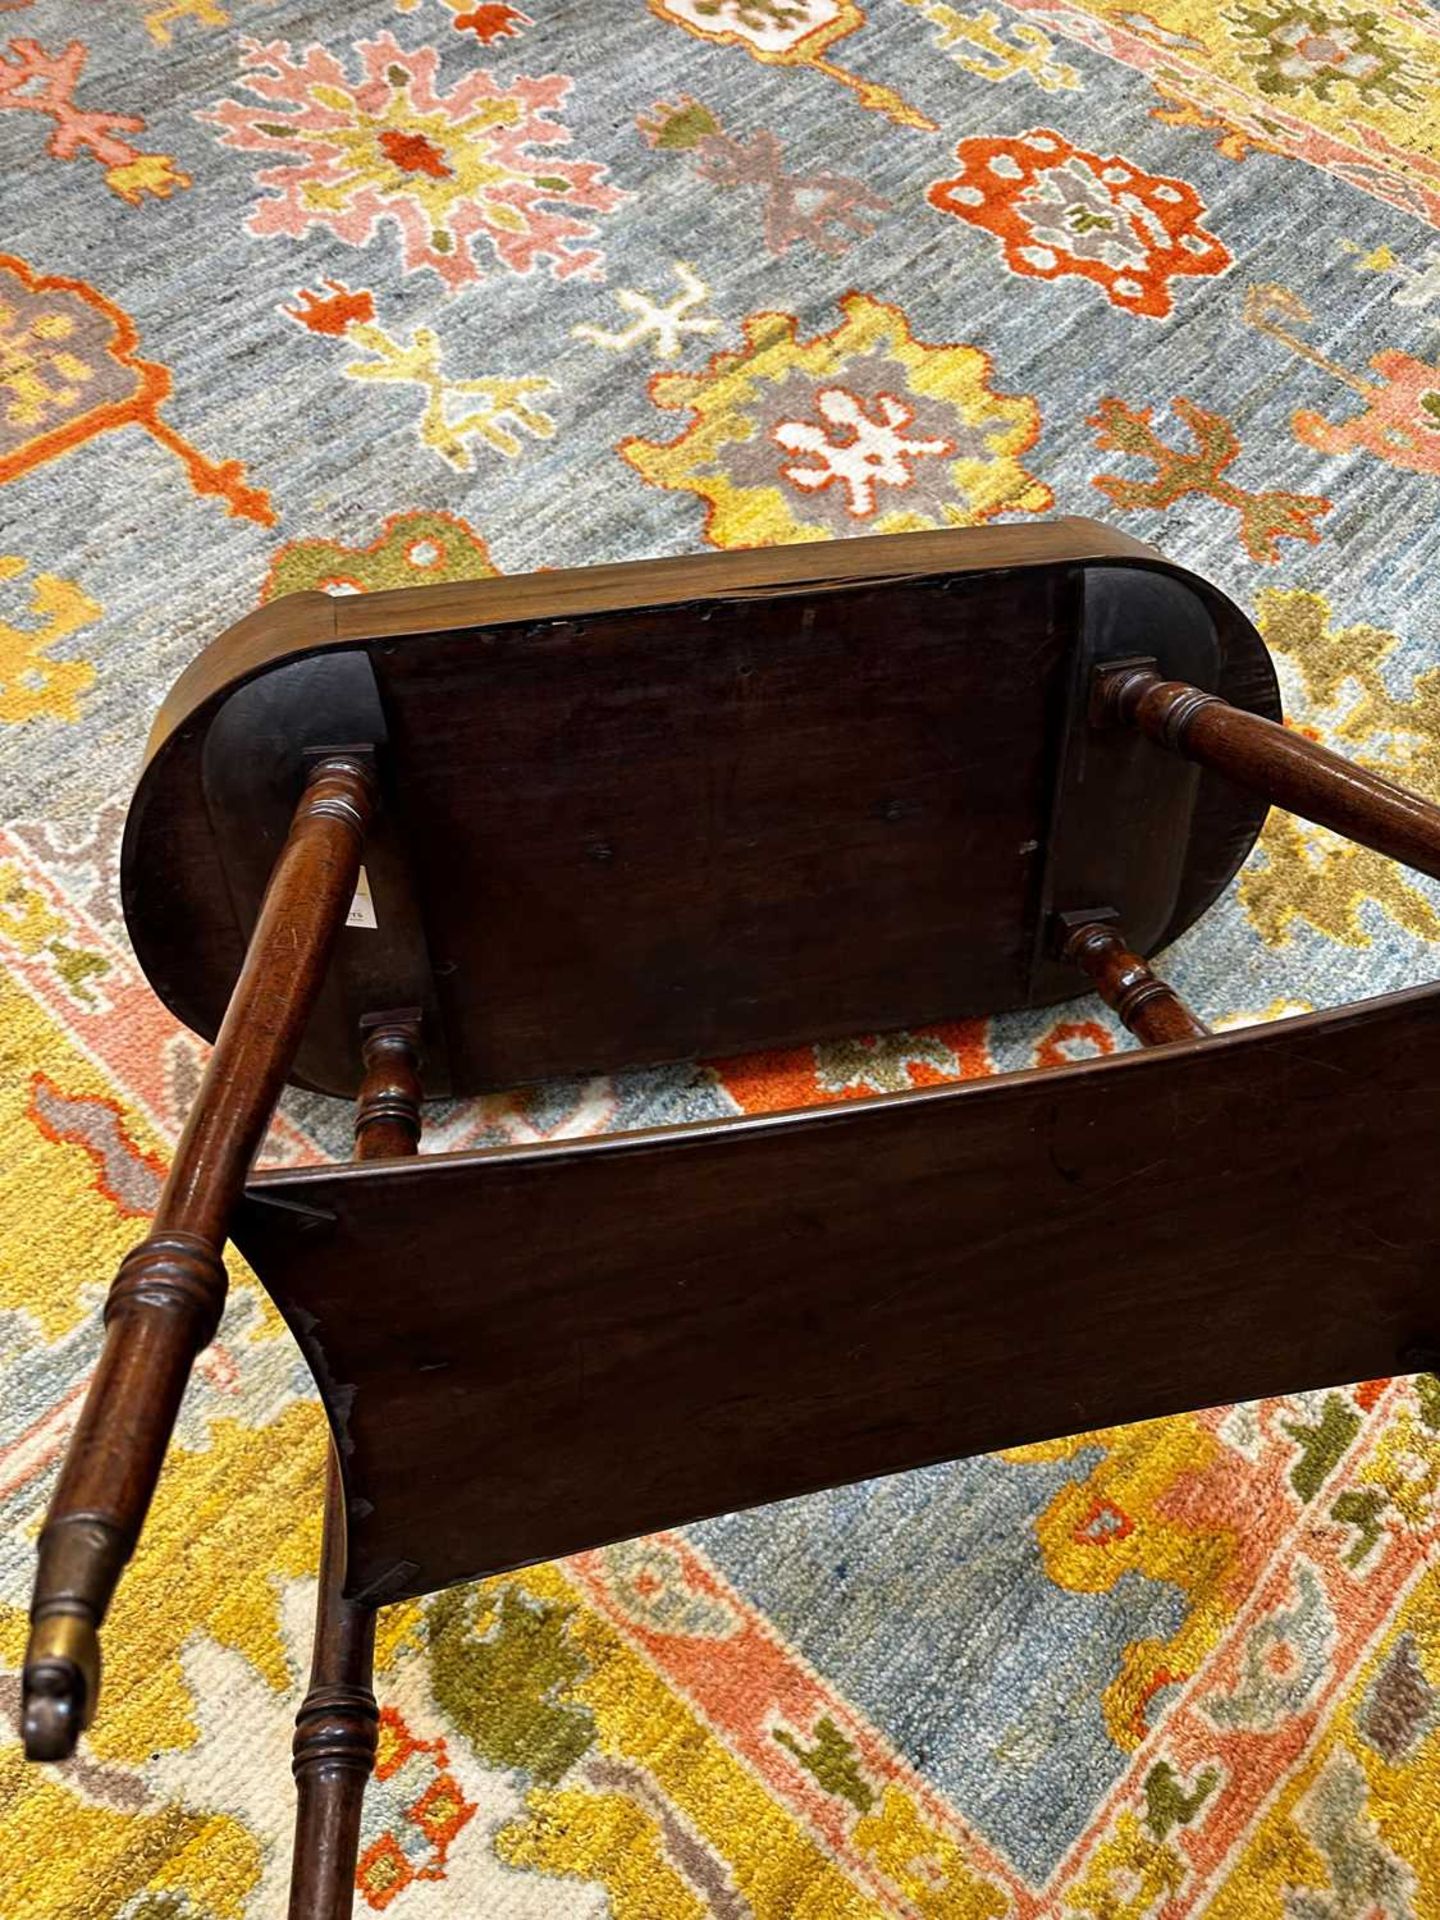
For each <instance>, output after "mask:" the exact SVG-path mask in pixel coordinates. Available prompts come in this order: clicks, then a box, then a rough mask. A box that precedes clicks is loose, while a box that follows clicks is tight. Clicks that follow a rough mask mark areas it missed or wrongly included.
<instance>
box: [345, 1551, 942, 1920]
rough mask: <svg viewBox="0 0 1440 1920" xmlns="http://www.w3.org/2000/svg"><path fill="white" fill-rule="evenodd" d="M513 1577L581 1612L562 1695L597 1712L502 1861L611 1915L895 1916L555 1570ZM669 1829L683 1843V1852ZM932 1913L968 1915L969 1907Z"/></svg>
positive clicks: (823, 1919)
mask: <svg viewBox="0 0 1440 1920" xmlns="http://www.w3.org/2000/svg"><path fill="white" fill-rule="evenodd" d="M512 1579H513V1581H514V1583H515V1584H516V1585H517V1586H519V1587H522V1588H523V1589H524V1590H525V1591H526V1592H527V1593H529V1594H530V1595H532V1596H533V1597H534V1598H535V1599H536V1600H537V1601H539V1602H541V1603H544V1604H549V1605H551V1606H561V1607H572V1608H575V1609H576V1611H575V1613H574V1617H573V1620H572V1623H571V1628H570V1633H571V1639H572V1641H573V1644H574V1646H575V1648H576V1650H577V1652H579V1653H580V1654H581V1655H583V1657H584V1661H585V1667H586V1671H585V1673H584V1675H583V1677H582V1678H580V1679H579V1680H578V1681H576V1682H575V1684H574V1685H573V1686H571V1687H570V1688H568V1689H567V1691H566V1696H565V1697H566V1701H567V1704H570V1705H573V1706H575V1707H578V1708H580V1709H582V1710H585V1711H587V1712H589V1713H590V1714H591V1715H592V1716H593V1718H594V1723H595V1728H596V1740H595V1747H594V1752H593V1755H592V1758H591V1759H589V1760H586V1761H582V1762H581V1763H580V1766H579V1768H578V1769H576V1770H575V1771H573V1772H572V1773H571V1774H569V1775H568V1776H567V1777H566V1780H565V1781H564V1783H563V1784H561V1785H559V1786H557V1787H555V1788H532V1790H531V1791H530V1792H529V1794H527V1796H526V1813H525V1815H524V1816H523V1817H522V1818H521V1819H519V1820H517V1821H514V1822H512V1823H511V1824H510V1825H509V1826H507V1827H505V1828H502V1830H501V1831H500V1832H499V1833H498V1834H497V1835H496V1838H495V1849H496V1852H497V1853H498V1854H499V1855H500V1857H501V1859H502V1860H504V1861H505V1862H506V1863H507V1864H508V1865H510V1866H513V1867H517V1868H518V1867H528V1868H530V1869H531V1870H532V1871H533V1870H538V1871H542V1872H547V1873H554V1874H557V1875H564V1876H566V1877H567V1878H574V1877H576V1876H579V1877H581V1878H583V1879H586V1880H590V1881H593V1882H595V1883H597V1884H599V1885H601V1886H603V1887H604V1888H605V1891H606V1893H607V1895H608V1897H609V1899H610V1902H611V1910H612V1911H613V1913H614V1914H615V1915H616V1920H691V1916H692V1915H700V1914H713V1913H715V1912H717V1911H722V1910H723V1911H727V1912H728V1911H736V1910H738V1911H742V1912H748V1913H749V1914H750V1915H752V1916H753V1920H880V1916H881V1914H882V1913H888V1912H889V1911H890V1910H891V1909H890V1908H889V1906H888V1905H887V1906H883V1907H882V1906H881V1905H880V1904H878V1903H877V1902H876V1901H874V1900H873V1899H871V1898H869V1897H868V1896H867V1895H865V1894H864V1893H862V1892H861V1891H860V1890H859V1889H858V1888H857V1887H856V1886H855V1885H854V1884H853V1882H852V1881H851V1880H850V1878H849V1876H848V1875H847V1874H846V1873H845V1871H844V1869H843V1868H842V1867H841V1866H840V1865H839V1864H838V1863H837V1862H835V1861H834V1860H832V1859H831V1858H830V1857H829V1854H828V1852H827V1851H826V1850H825V1848H823V1847H822V1846H821V1845H819V1844H818V1843H817V1842H816V1841H814V1840H812V1839H811V1838H810V1837H809V1836H808V1835H807V1834H806V1833H805V1832H804V1831H803V1829H802V1828H801V1827H800V1826H799V1825H798V1824H797V1822H796V1821H795V1820H794V1818H793V1817H792V1816H791V1815H790V1814H789V1813H788V1812H787V1811H786V1810H785V1808H784V1807H783V1806H781V1805H780V1804H779V1803H778V1802H777V1801H776V1800H775V1799H774V1798H773V1797H772V1795H771V1794H770V1793H769V1792H768V1791H767V1789H766V1788H765V1786H764V1784H763V1783H762V1782H761V1781H760V1780H758V1779H757V1778H756V1777H755V1776H754V1774H753V1773H752V1772H751V1771H750V1769H749V1768H748V1767H746V1766H744V1765H743V1764H742V1763H741V1762H740V1761H739V1760H737V1759H736V1758H735V1757H734V1755H732V1754H731V1753H730V1751H729V1749H728V1748H727V1747H726V1745H725V1743H724V1742H723V1740H721V1739H720V1738H719V1737H718V1735H717V1734H715V1733H714V1732H712V1731H711V1730H710V1728H709V1727H708V1726H706V1724H705V1723H704V1722H703V1721H702V1720H700V1719H699V1718H698V1717H697V1716H696V1715H695V1714H694V1713H693V1712H692V1710H691V1709H690V1707H689V1706H687V1704H686V1703H685V1701H684V1700H683V1698H682V1697H681V1696H680V1695H679V1694H678V1693H677V1692H676V1691H675V1690H674V1689H673V1688H672V1687H671V1686H670V1685H669V1684H668V1683H667V1682H666V1680H665V1679H664V1678H663V1677H662V1676H661V1675H660V1674H659V1673H658V1672H657V1671H656V1669H655V1668H654V1667H653V1666H652V1665H651V1664H650V1662H649V1661H648V1660H646V1659H645V1657H644V1656H643V1655H642V1654H641V1653H639V1652H638V1651H637V1650H635V1649H634V1648H633V1647H631V1646H630V1645H629V1644H628V1642H627V1641H625V1640H624V1639H622V1638H621V1636H620V1635H619V1634H618V1633H617V1632H616V1630H615V1629H614V1628H613V1627H612V1626H611V1625H610V1624H609V1622H608V1621H606V1620H605V1619H604V1618H602V1616H601V1615H599V1614H598V1613H594V1612H592V1611H590V1610H589V1609H588V1608H586V1607H583V1606H579V1605H578V1604H577V1602H578V1598H579V1596H578V1595H577V1593H576V1591H575V1589H574V1588H573V1587H572V1586H571V1584H570V1582H569V1581H568V1580H567V1579H566V1578H565V1574H564V1570H563V1569H562V1568H561V1567H558V1566H553V1565H552V1566H538V1567H529V1568H526V1569H525V1570H524V1571H523V1572H521V1573H520V1574H518V1575H514V1576H512ZM382 1618H383V1615H382ZM597 1756H598V1758H597ZM622 1773H623V1774H625V1775H627V1776H628V1779H629V1781H630V1783H631V1784H630V1786H629V1788H628V1790H626V1791H624V1792H623V1794H622V1793H621V1792H620V1791H619V1790H618V1789H617V1785H616V1784H614V1783H615V1781H616V1778H617V1776H618V1775H620V1774H622ZM577 1781H578V1782H579V1784H577ZM647 1783H648V1786H647ZM665 1826H668V1827H669V1828H670V1829H671V1831H670V1833H669V1834H668V1835H667V1834H665V1833H663V1832H662V1828H663V1827H665ZM677 1831H679V1832H682V1833H683V1835H684V1838H685V1840H686V1841H687V1842H688V1843H689V1844H687V1845H683V1846H681V1847H677V1845H676V1840H675V1834H676V1832H677ZM926 1844H927V1846H928V1844H929V1838H928V1836H927V1837H926ZM700 1849H703V1852H704V1855H705V1856H707V1859H706V1860H705V1861H701V1859H700V1854H699V1850H700ZM912 1857H913V1856H912ZM687 1863H688V1864H687ZM707 1873H708V1875H709V1877H710V1878H711V1879H712V1880H713V1878H715V1877H716V1876H717V1875H719V1876H723V1879H724V1880H725V1881H726V1882H728V1883H729V1884H730V1885H732V1886H733V1887H734V1888H736V1889H737V1890H738V1892H739V1894H740V1895H741V1898H742V1900H743V1902H744V1905H743V1906H740V1904H739V1902H737V1901H735V1900H733V1898H732V1900H731V1902H730V1904H729V1905H728V1906H726V1907H725V1908H723V1909H722V1908H720V1907H718V1906H717V1904H716V1903H715V1901H714V1900H713V1899H712V1898H711V1897H709V1896H708V1894H702V1893H701V1892H700V1887H701V1885H703V1876H704V1875H705V1874H707ZM937 1911H943V1912H944V1914H945V1920H952V1916H953V1920H970V1915H969V1913H968V1912H967V1910H966V1909H963V1908H962V1909H959V1910H958V1911H957V1910H954V1909H937Z"/></svg>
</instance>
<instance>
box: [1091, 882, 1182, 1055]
mask: <svg viewBox="0 0 1440 1920" xmlns="http://www.w3.org/2000/svg"><path fill="white" fill-rule="evenodd" d="M1075 920H1076V924H1074V925H1072V926H1071V927H1070V928H1069V931H1068V932H1067V933H1066V935H1065V937H1064V939H1063V942H1062V944H1061V952H1062V953H1063V954H1064V957H1065V958H1066V959H1067V960H1071V961H1073V962H1074V964H1075V965H1076V966H1077V967H1079V968H1080V969H1081V971H1082V972H1084V973H1087V974H1088V975H1089V976H1090V978H1091V979H1092V980H1093V981H1094V983H1095V991H1096V992H1097V993H1098V994H1099V995H1100V998H1101V999H1102V1000H1103V1001H1104V1002H1105V1004H1106V1006H1107V1007H1112V1008H1113V1009H1114V1010H1115V1012H1116V1013H1118V1014H1119V1016H1120V1018H1121V1019H1122V1020H1123V1021H1124V1022H1125V1025H1126V1026H1127V1027H1128V1028H1129V1029H1130V1031H1131V1033H1133V1034H1134V1035H1135V1038H1136V1039H1137V1040H1139V1041H1141V1042H1142V1043H1143V1044H1144V1045H1145V1046H1147V1047H1163V1046H1166V1045H1168V1043H1169V1042H1170V1041H1172V1040H1203V1039H1205V1038H1206V1036H1207V1035H1208V1034H1209V1032H1210V1029H1209V1028H1208V1027H1207V1026H1206V1025H1205V1022H1204V1021H1203V1020H1201V1019H1200V1018H1199V1017H1198V1016H1197V1015H1196V1014H1194V1013H1192V1012H1191V1010H1190V1008H1189V1007H1188V1006H1187V1005H1186V1004H1185V1002H1184V1001H1183V1000H1182V999H1181V998H1180V995H1179V994H1178V993H1177V992H1176V991H1175V989H1174V988H1173V987H1172V986H1169V985H1168V984H1167V983H1166V982H1165V981H1164V980H1161V979H1160V978H1159V977H1158V976H1157V975H1156V974H1154V973H1152V972H1151V971H1150V968H1149V966H1148V965H1147V964H1146V962H1145V961H1143V960H1142V959H1141V958H1140V956H1139V954H1138V953H1131V951H1130V949H1129V948H1128V947H1127V946H1126V944H1125V937H1124V935H1123V934H1122V933H1121V931H1120V929H1119V928H1118V927H1117V926H1116V925H1115V924H1114V923H1113V921H1111V920H1109V919H1095V920H1090V919H1084V918H1081V917H1080V916H1078V915H1077V916H1075Z"/></svg>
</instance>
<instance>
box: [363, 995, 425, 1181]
mask: <svg viewBox="0 0 1440 1920" xmlns="http://www.w3.org/2000/svg"><path fill="white" fill-rule="evenodd" d="M360 1058H361V1061H362V1063H363V1066H364V1070H365V1077H364V1079H363V1080H362V1081H361V1082H360V1092H359V1096H358V1097H357V1099H356V1102H355V1158H356V1159H357V1160H393V1159H395V1158H397V1157H401V1156H403V1155H405V1154H409V1153H415V1152H416V1151H417V1150H418V1149H419V1146H420V1131H421V1128H422V1126H423V1124H424V1122H423V1120H422V1119H421V1113H420V1106H421V1102H422V1101H423V1099H424V1097H425V1090H424V1088H423V1086H422V1085H421V1081H420V1016H419V1014H418V1013H417V1012H416V1011H415V1010H414V1009H406V1010H403V1011H401V1012H398V1013H377V1014H372V1015H370V1016H369V1017H368V1018H367V1019H365V1020H363V1021H362V1022H361V1045H360Z"/></svg>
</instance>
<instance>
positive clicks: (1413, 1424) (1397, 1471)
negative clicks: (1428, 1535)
mask: <svg viewBox="0 0 1440 1920" xmlns="http://www.w3.org/2000/svg"><path fill="white" fill-rule="evenodd" d="M1359 1477H1360V1479H1361V1481H1363V1482H1365V1483H1366V1484H1368V1485H1372V1486H1377V1487H1380V1488H1382V1489H1383V1491H1384V1492H1385V1493H1387V1494H1388V1495H1389V1497H1390V1506H1391V1508H1392V1509H1393V1510H1394V1512H1395V1513H1397V1514H1399V1516H1400V1517H1401V1519H1403V1520H1404V1521H1405V1523H1406V1525H1407V1526H1410V1527H1413V1528H1414V1529H1415V1530H1416V1531H1417V1532H1420V1531H1422V1530H1423V1529H1425V1528H1427V1527H1430V1526H1432V1525H1433V1524H1434V1523H1435V1520H1436V1518H1437V1516H1440V1433H1436V1432H1435V1431H1434V1430H1433V1429H1432V1428H1430V1427H1427V1426H1426V1425H1424V1423H1423V1422H1422V1421H1420V1420H1418V1419H1417V1418H1416V1417H1415V1414H1414V1412H1413V1411H1412V1409H1411V1408H1409V1407H1402V1408H1401V1409H1400V1410H1399V1412H1398V1413H1397V1414H1396V1416H1395V1418H1394V1420H1393V1421H1391V1423H1390V1425H1389V1426H1388V1427H1386V1429H1385V1431H1384V1433H1383V1434H1382V1435H1381V1436H1380V1439H1379V1440H1378V1441H1377V1442H1376V1445H1375V1450H1374V1452H1373V1453H1372V1454H1371V1455H1370V1457H1369V1459H1368V1460H1367V1461H1366V1462H1365V1465H1364V1467H1363V1468H1362V1469H1361V1471H1360V1475H1359Z"/></svg>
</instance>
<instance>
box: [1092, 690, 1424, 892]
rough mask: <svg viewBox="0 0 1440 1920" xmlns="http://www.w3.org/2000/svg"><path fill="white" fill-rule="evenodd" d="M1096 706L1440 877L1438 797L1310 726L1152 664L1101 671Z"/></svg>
mask: <svg viewBox="0 0 1440 1920" xmlns="http://www.w3.org/2000/svg"><path fill="white" fill-rule="evenodd" d="M1094 712H1095V715H1096V718H1097V720H1099V722H1100V723H1101V724H1102V725H1103V724H1104V723H1106V722H1107V721H1119V722H1121V723H1124V724H1126V725H1129V726H1133V727H1137V728H1139V729H1140V731H1141V732H1142V733H1144V734H1145V735H1146V736H1147V737H1148V738H1149V739H1151V740H1154V741H1155V742H1156V743H1157V744H1158V745H1160V746H1162V747H1166V748H1168V749H1169V750H1170V751H1172V752H1174V753H1179V754H1182V755H1184V757H1185V758H1186V759H1187V760H1194V761H1198V762H1199V763H1200V764H1201V765H1202V766H1206V767H1210V768H1212V769H1214V771H1215V772H1217V773H1221V774H1223V775H1224V776H1225V777H1226V778H1227V779H1229V780H1232V781H1234V782H1236V783H1237V784H1238V785H1239V786H1242V787H1247V788H1249V789H1250V791H1252V792H1254V793H1258V794H1262V795H1263V796H1264V797H1265V799H1267V800H1268V801H1269V802H1270V803H1271V804H1272V805H1273V806H1277V807H1284V808H1286V809H1287V810H1288V811H1289V812H1291V813H1298V814H1300V815H1302V816H1303V818H1305V819H1307V820H1314V821H1316V822H1318V823H1319V825H1321V826H1322V827H1330V828H1333V830H1334V831H1335V832H1336V833H1341V834H1344V835H1345V837H1346V838H1347V839H1348V840H1355V841H1358V842H1359V844H1360V845H1361V846H1362V847H1373V848H1374V850H1375V851H1376V852H1377V853H1383V854H1386V855H1387V856H1388V857H1389V858H1390V859H1392V860H1400V861H1403V862H1404V864H1405V865H1406V866H1408V867H1414V868H1415V869H1416V870H1417V871H1418V872H1420V873H1428V874H1429V875H1430V876H1431V877H1432V878H1433V879H1440V807H1436V806H1433V805H1432V804H1431V803H1430V802H1429V801H1428V800H1423V799H1422V798H1421V797H1420V795H1419V794H1417V793H1411V792H1409V791H1407V789H1406V788H1404V787H1400V786H1397V785H1396V784H1395V782H1394V781H1393V780H1387V779H1386V778H1385V777H1384V775H1383V774H1378V773H1372V772H1371V771H1370V770H1369V768H1367V767H1361V766H1357V765H1356V764H1355V762H1354V761H1352V760H1347V759H1345V758H1344V756H1343V755H1341V754H1338V753H1332V752H1331V751H1330V749H1329V748H1328V747H1322V746H1321V745H1320V743H1319V742H1318V741H1315V740H1310V739H1307V738H1306V737H1305V735H1304V734H1301V733H1296V732H1294V731H1292V730H1291V729H1289V728H1287V727H1282V726H1276V725H1274V724H1273V723H1272V722H1271V721H1269V720H1267V719H1265V718H1263V717H1261V716H1260V715H1258V714H1253V713H1244V712H1241V711H1239V710H1238V709H1237V708H1235V707H1232V706H1231V705H1229V703H1228V702H1227V701H1225V700H1223V699H1220V698H1217V697H1216V696H1215V695H1214V694H1210V693H1205V692H1202V691H1201V689H1200V688H1198V687H1192V686H1187V685H1185V684H1184V683H1183V682H1180V681H1174V680H1166V679H1163V678H1162V677H1161V675H1160V674H1159V673H1157V672H1156V671H1155V670H1154V668H1153V666H1149V665H1136V666H1132V667H1130V668H1127V669H1114V670H1111V671H1108V672H1104V673H1103V674H1102V676H1101V677H1100V678H1099V679H1098V680H1097V683H1096V693H1095V702H1094Z"/></svg>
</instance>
